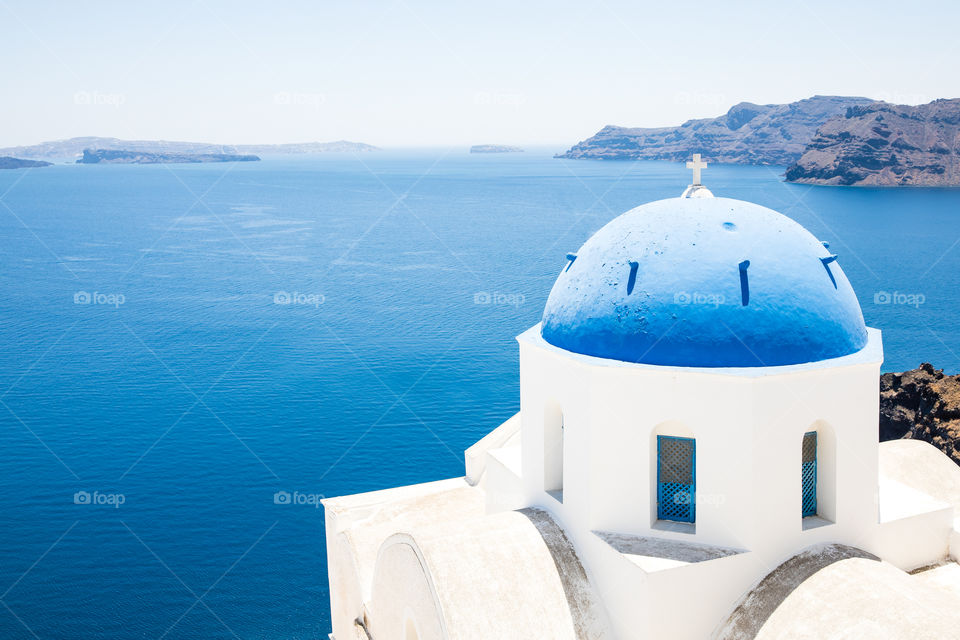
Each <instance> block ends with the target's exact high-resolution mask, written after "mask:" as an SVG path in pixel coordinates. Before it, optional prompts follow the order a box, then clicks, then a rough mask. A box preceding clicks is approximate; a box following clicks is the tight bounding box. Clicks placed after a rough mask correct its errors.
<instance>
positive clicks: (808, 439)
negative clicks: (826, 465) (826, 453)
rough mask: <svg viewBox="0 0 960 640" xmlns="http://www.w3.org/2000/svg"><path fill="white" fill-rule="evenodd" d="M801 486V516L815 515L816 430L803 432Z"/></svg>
mask: <svg viewBox="0 0 960 640" xmlns="http://www.w3.org/2000/svg"><path fill="white" fill-rule="evenodd" d="M800 478H801V483H802V484H801V486H802V487H803V499H802V503H803V517H804V518H806V517H807V516H815V515H817V432H816V431H808V432H807V433H805V434H803V452H802V460H801V473H800Z"/></svg>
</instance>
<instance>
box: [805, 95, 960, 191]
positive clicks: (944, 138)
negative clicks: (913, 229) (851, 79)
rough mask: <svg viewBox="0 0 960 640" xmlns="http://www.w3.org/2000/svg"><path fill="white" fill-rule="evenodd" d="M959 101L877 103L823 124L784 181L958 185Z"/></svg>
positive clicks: (959, 167) (885, 184)
mask: <svg viewBox="0 0 960 640" xmlns="http://www.w3.org/2000/svg"><path fill="white" fill-rule="evenodd" d="M958 135H960V99H953V100H935V101H933V102H931V103H930V104H925V105H920V106H917V107H911V106H906V105H893V104H888V103H886V102H876V103H873V104H870V105H867V106H857V107H851V108H850V109H848V110H847V113H846V115H845V116H844V117H842V118H836V119H833V120H830V121H829V122H826V123H825V124H824V125H823V126H821V127H820V129H818V130H817V134H816V135H815V136H814V137H813V140H811V141H810V145H809V146H808V147H807V150H806V151H805V152H804V153H803V155H802V156H801V157H800V159H799V160H798V161H797V163H796V164H794V165H793V166H791V167H790V168H789V169H787V180H788V181H790V182H802V183H806V184H831V185H857V186H911V185H913V186H938V187H939V186H957V185H960V150H958V148H957V136H958Z"/></svg>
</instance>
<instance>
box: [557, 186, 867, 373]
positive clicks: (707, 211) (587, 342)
mask: <svg viewBox="0 0 960 640" xmlns="http://www.w3.org/2000/svg"><path fill="white" fill-rule="evenodd" d="M568 260H571V261H570V262H568V264H567V265H566V266H565V267H564V269H563V271H562V272H561V273H560V276H559V277H558V278H557V282H556V284H554V285H553V290H552V291H551V292H550V297H549V298H548V299H547V305H546V308H545V309H544V311H543V325H542V328H541V332H542V335H543V338H544V339H545V340H546V341H547V342H549V343H550V344H552V345H554V346H557V347H560V348H562V349H566V350H567V351H573V352H575V353H582V354H585V355H590V356H597V357H600V358H608V359H612V360H622V361H626V362H639V363H646V364H657V365H674V366H684V367H762V366H777V365H789V364H799V363H802V362H816V361H819V360H826V359H828V358H837V357H840V356H845V355H849V354H851V353H854V352H856V351H859V350H860V349H862V348H863V347H864V345H866V343H867V330H866V326H865V325H864V322H863V313H862V312H861V310H860V304H859V303H858V302H857V297H856V295H855V294H854V291H853V288H852V287H851V286H850V282H849V281H848V280H847V277H846V276H845V275H844V273H843V270H842V269H840V266H839V265H838V263H837V261H836V256H834V255H832V254H831V252H830V251H829V250H828V249H827V247H826V246H825V245H824V244H823V243H821V242H819V241H818V240H817V239H816V238H814V237H813V235H811V234H810V232H808V231H807V230H806V229H804V228H803V227H802V226H800V225H799V224H797V223H796V222H794V221H793V220H791V219H789V218H787V217H786V216H784V215H782V214H780V213H777V212H776V211H773V210H772V209H767V208H766V207H761V206H759V205H756V204H751V203H749V202H743V201H740V200H731V199H729V198H671V199H669V200H659V201H657V202H651V203H649V204H645V205H643V206H640V207H637V208H636V209H632V210H630V211H628V212H626V213H625V214H623V215H621V216H620V217H618V218H616V219H615V220H613V221H611V222H610V223H609V224H607V225H606V226H604V227H603V228H602V229H600V231H598V232H597V233H596V234H594V236H593V237H591V238H590V239H589V240H587V242H586V243H585V244H584V245H583V246H582V247H581V248H580V250H579V251H578V252H577V253H576V254H575V255H574V254H571V255H570V256H568Z"/></svg>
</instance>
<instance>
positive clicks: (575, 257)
mask: <svg viewBox="0 0 960 640" xmlns="http://www.w3.org/2000/svg"><path fill="white" fill-rule="evenodd" d="M576 259H577V254H575V253H568V254H567V260H569V261H570V262H568V263H567V268H566V269H564V272H566V271H570V267H572V266H573V261H574V260H576Z"/></svg>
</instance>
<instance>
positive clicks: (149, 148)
mask: <svg viewBox="0 0 960 640" xmlns="http://www.w3.org/2000/svg"><path fill="white" fill-rule="evenodd" d="M85 149H109V150H122V151H143V152H146V153H191V154H196V153H203V154H208V153H228V154H249V153H253V154H258V153H259V154H265V153H282V154H296V153H334V152H350V153H353V152H362V151H378V149H377V147H374V146H371V145H369V144H364V143H362V142H350V141H348V140H338V141H336V142H302V143H293V144H239V145H223V144H209V143H206V142H172V141H169V140H121V139H119V138H97V137H84V138H70V139H69V140H54V141H51V142H41V143H40V144H34V145H30V146H26V147H8V148H6V149H0V156H2V155H11V156H19V157H21V158H70V157H73V156H76V155H79V154H81V153H83V151H84V150H85Z"/></svg>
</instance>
